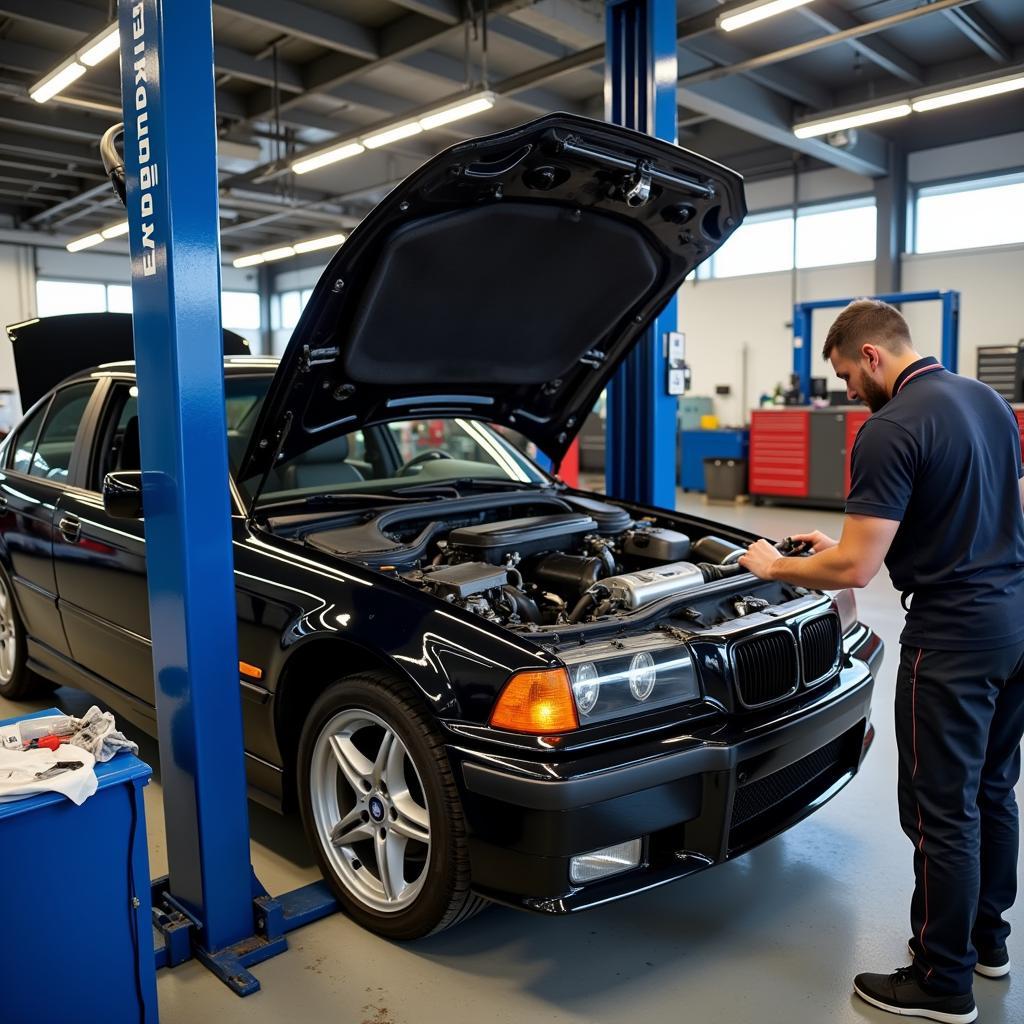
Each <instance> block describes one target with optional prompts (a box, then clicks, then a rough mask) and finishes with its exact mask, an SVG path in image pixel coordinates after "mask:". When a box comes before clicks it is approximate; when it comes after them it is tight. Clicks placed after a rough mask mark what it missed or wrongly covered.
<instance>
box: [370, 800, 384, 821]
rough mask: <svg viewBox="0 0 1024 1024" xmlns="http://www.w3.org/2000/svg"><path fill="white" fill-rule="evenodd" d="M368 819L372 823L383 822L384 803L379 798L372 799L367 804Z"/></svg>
mask: <svg viewBox="0 0 1024 1024" xmlns="http://www.w3.org/2000/svg"><path fill="white" fill-rule="evenodd" d="M369 811H370V817H371V818H373V820H374V821H383V820H384V802H383V801H382V800H381V798H380V797H379V796H375V797H372V798H371V799H370V803H369Z"/></svg>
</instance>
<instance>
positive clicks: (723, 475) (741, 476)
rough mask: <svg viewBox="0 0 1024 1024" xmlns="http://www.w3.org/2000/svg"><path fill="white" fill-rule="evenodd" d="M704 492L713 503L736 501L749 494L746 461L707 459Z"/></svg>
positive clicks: (705, 461)
mask: <svg viewBox="0 0 1024 1024" xmlns="http://www.w3.org/2000/svg"><path fill="white" fill-rule="evenodd" d="M704 490H705V493H706V494H707V496H708V499H709V500H711V501H735V500H736V498H738V497H739V496H740V495H741V494H746V493H747V460H746V459H705V460H704Z"/></svg>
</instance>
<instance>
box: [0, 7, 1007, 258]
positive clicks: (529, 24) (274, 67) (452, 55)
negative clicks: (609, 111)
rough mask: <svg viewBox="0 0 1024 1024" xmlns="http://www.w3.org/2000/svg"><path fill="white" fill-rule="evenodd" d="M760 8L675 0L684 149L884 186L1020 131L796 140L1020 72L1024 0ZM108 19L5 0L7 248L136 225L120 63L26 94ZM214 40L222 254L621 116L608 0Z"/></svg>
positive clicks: (939, 128)
mask: <svg viewBox="0 0 1024 1024" xmlns="http://www.w3.org/2000/svg"><path fill="white" fill-rule="evenodd" d="M748 2H749V0H743V2H742V3H740V2H736V0H725V2H715V0H679V3H678V22H677V37H678V41H679V68H680V72H679V73H680V78H679V83H678V93H677V100H678V114H679V137H680V143H681V144H682V145H684V146H688V147H690V148H693V149H695V150H698V151H699V152H701V153H703V154H705V155H708V156H710V157H712V158H714V159H716V160H719V161H721V162H723V163H726V164H728V165H730V166H733V167H735V168H736V169H738V170H740V171H741V172H742V173H744V174H745V175H747V176H748V177H758V176H768V175H777V174H780V173H785V172H788V171H790V170H792V168H793V166H794V159H795V158H796V159H799V163H800V166H802V167H805V168H814V167H822V166H836V167H842V168H845V169H847V170H850V171H854V172H856V173H859V174H863V175H867V176H870V177H879V176H882V175H885V174H886V173H887V172H888V169H889V167H890V166H891V162H892V159H893V154H894V152H898V151H899V150H900V149H901V148H902V149H903V150H907V149H918V148H926V147H929V146H935V145H942V144H946V143H953V142H966V141H971V140H974V139H979V138H986V137H990V136H993V135H999V134H1003V133H1005V132H1009V131H1013V130H1019V129H1021V128H1024V99H1022V96H1024V94H1022V93H1020V92H1017V93H1010V94H1008V95H1005V96H1001V97H994V98H989V99H986V100H983V101H979V102H976V103H971V104H966V105H964V106H961V107H953V108H950V109H948V110H942V111H937V112H934V113H931V114H929V115H921V116H916V117H914V118H911V119H907V120H905V121H901V122H898V123H896V124H890V125H884V124H882V125H876V126H873V127H872V128H870V129H860V130H858V131H857V132H855V133H846V134H845V136H844V138H843V139H842V144H838V145H833V144H831V143H830V141H827V140H826V139H825V138H811V139H803V140H800V139H797V138H796V137H795V136H794V135H793V133H792V130H791V129H792V125H793V123H794V121H795V120H798V119H800V118H807V117H813V116H816V115H818V114H828V113H829V112H830V111H832V110H836V109H843V108H846V107H849V106H851V105H856V104H863V103H876V102H883V101H884V100H885V99H886V98H887V97H890V96H897V95H906V94H907V93H908V92H911V93H913V92H916V91H920V90H921V89H924V88H927V89H935V88H942V87H943V86H946V85H954V84H956V83H957V82H958V81H961V80H970V79H973V78H976V77H978V76H985V75H986V74H990V75H995V74H1007V73H1010V72H1015V71H1022V72H1024V3H1021V2H1020V0H812V2H810V3H808V4H807V5H806V6H804V7H802V8H798V9H795V10H792V11H790V12H787V13H785V14H782V15H779V16H777V17H773V18H770V19H768V20H765V21H762V22H759V23H758V24H756V25H755V26H751V27H750V28H747V29H745V30H741V31H737V32H733V33H725V32H723V31H722V30H720V29H719V28H717V26H716V19H717V18H718V17H719V15H721V14H722V13H723V12H728V11H729V10H731V9H736V8H739V7H741V6H743V5H744V4H745V3H748ZM112 21H113V9H112V5H111V3H110V2H109V0H0V240H3V241H15V240H18V239H19V238H24V239H26V240H28V239H29V238H31V239H32V240H33V241H36V242H38V241H39V240H40V239H42V240H45V239H46V238H47V237H50V238H52V239H53V241H54V243H60V244H63V241H64V240H66V239H68V238H70V237H76V236H80V235H84V234H87V233H89V232H91V231H96V230H99V229H101V228H103V227H105V226H106V225H109V224H110V223H111V222H112V221H115V220H117V219H119V218H120V217H121V216H122V214H121V212H120V210H119V208H118V206H117V203H116V200H115V199H114V197H113V195H112V193H111V191H110V189H109V187H108V186H107V184H106V182H105V179H104V176H103V170H102V167H101V165H100V161H99V156H98V149H97V146H98V140H99V138H100V136H101V135H102V133H103V131H104V130H105V129H106V128H107V127H108V126H109V125H110V124H111V123H112V122H114V121H117V120H119V119H120V90H119V80H118V74H117V67H116V62H113V61H110V62H107V63H105V64H102V65H100V66H98V67H95V68H92V69H91V70H90V71H89V73H88V74H87V75H85V76H83V77H82V78H80V79H79V80H78V81H77V82H75V83H74V84H73V85H72V86H71V87H69V88H68V89H66V90H65V91H64V92H62V93H60V94H59V95H58V96H56V97H55V98H54V99H52V100H50V101H49V102H46V103H43V104H39V103H36V102H35V101H33V100H32V99H31V98H30V97H29V94H28V90H29V88H30V87H31V86H33V85H34V84H35V83H36V82H38V81H39V79H40V78H42V77H43V76H44V75H46V74H47V73H48V72H50V71H52V70H53V69H54V68H55V67H56V66H57V65H59V64H60V63H61V62H62V61H63V60H64V59H65V58H66V57H68V56H69V55H70V54H71V53H73V52H74V51H75V50H76V49H77V48H79V47H81V46H82V45H83V44H84V43H85V42H86V41H87V40H88V39H89V38H90V37H91V36H94V35H95V34H96V33H98V32H101V31H102V30H103V29H104V28H105V27H106V26H107V25H109V24H111V22H112ZM214 38H215V55H214V64H215V76H216V88H217V104H218V110H217V115H218V132H219V137H220V155H219V170H220V176H221V181H220V184H221V209H222V225H221V228H222V239H223V247H224V252H225V258H230V257H231V256H234V255H238V254H240V253H247V252H252V251H256V250H260V249H265V248H270V247H273V246H275V245H284V244H287V243H290V242H292V241H295V240H297V239H301V238H303V237H311V236H315V235H318V234H319V235H323V234H327V233H330V232H334V231H338V230H342V231H343V230H345V229H346V228H347V227H351V226H352V225H354V224H355V223H357V222H358V220H359V219H360V218H361V217H362V216H363V215H364V214H365V212H366V211H367V210H368V209H369V208H370V207H372V206H373V205H374V204H375V203H376V202H377V201H378V200H379V199H380V197H381V196H382V195H383V194H384V193H385V192H387V191H388V189H389V188H390V187H391V186H392V185H393V184H394V183H395V182H396V181H398V180H400V179H401V178H403V177H405V176H406V175H407V174H408V173H410V172H411V171H412V170H413V169H414V168H415V167H416V166H418V164H420V163H421V162H422V161H423V160H424V159H425V158H427V157H428V156H430V155H432V154H433V153H435V152H437V151H438V150H440V149H442V148H444V147H445V146H447V145H450V144H451V143H453V142H455V141H457V140H459V139H462V138H468V137H470V136H472V135H478V134H483V133H486V132H489V131H493V130H498V129H501V128H506V127H511V126H512V125H514V124H517V123H520V122H522V121H525V120H529V119H531V118H533V117H535V116H537V115H539V114H541V113H546V112H549V111H552V110H567V111H573V112H576V113H583V114H588V115H590V116H594V117H601V116H602V115H603V110H604V95H603V76H602V69H603V63H604V3H603V0H536V2H530V0H218V2H215V3H214ZM197 73H200V71H199V69H197ZM481 85H486V86H488V87H489V88H490V89H492V90H493V91H494V92H495V93H496V94H497V102H496V103H495V105H494V107H493V108H492V109H490V110H488V111H486V113H484V114H481V115H478V116H476V117H473V118H470V119H467V120H465V121H460V122H458V123H453V124H451V125H447V126H445V127H444V128H440V129H437V130H435V131H431V132H425V133H423V134H421V135H418V136H416V137H415V138H410V139H404V140H401V141H399V142H396V143H393V144H391V145H389V146H386V147H383V148H381V149H377V150H374V151H372V152H371V151H367V152H365V153H362V154H361V155H360V156H358V158H356V159H352V160H347V161H345V162H343V163H336V164H331V165H329V166H326V167H323V168H322V169H320V170H317V171H314V172H312V173H309V174H306V175H303V176H301V177H299V176H296V175H295V174H294V173H293V172H292V171H291V170H290V169H289V164H290V161H291V159H294V157H296V156H297V155H299V154H301V153H302V152H303V151H307V150H309V151H314V150H316V149H318V148H322V147H324V146H325V145H326V144H328V143H329V142H330V141H331V140H333V139H335V138H344V137H346V136H351V135H352V134H353V133H355V132H361V131H362V130H364V129H369V128H371V127H375V126H378V125H384V124H387V123H389V122H391V123H393V122H395V121H396V120H397V119H400V118H401V117H403V116H404V115H406V114H408V113H410V112H412V111H414V110H420V109H423V108H424V107H425V106H428V105H430V104H435V103H441V102H442V101H446V100H450V99H453V98H455V97H457V96H458V95H459V94H460V93H462V92H464V91H465V90H466V88H467V86H474V87H476V86H481ZM835 141H837V140H835V139H833V140H832V142H835ZM26 232H31V235H29V234H26ZM104 250H106V251H111V252H125V251H126V247H125V245H124V242H123V239H122V240H120V241H111V242H108V243H105V244H104V245H103V246H101V247H99V248H98V249H97V250H96V251H104Z"/></svg>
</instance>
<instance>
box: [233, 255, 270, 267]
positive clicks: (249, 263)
mask: <svg viewBox="0 0 1024 1024" xmlns="http://www.w3.org/2000/svg"><path fill="white" fill-rule="evenodd" d="M265 262H266V261H265V260H264V258H263V253H261V252H254V253H253V254H252V255H251V256H239V257H238V259H236V260H232V261H231V266H233V267H237V268H238V269H239V270H241V269H242V268H243V267H257V266H259V265H260V264H261V263H265Z"/></svg>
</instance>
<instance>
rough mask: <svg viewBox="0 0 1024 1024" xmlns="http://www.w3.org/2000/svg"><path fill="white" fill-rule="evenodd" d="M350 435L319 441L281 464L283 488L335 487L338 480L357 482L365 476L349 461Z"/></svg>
mask: <svg viewBox="0 0 1024 1024" xmlns="http://www.w3.org/2000/svg"><path fill="white" fill-rule="evenodd" d="M348 452H349V447H348V438H347V437H344V436H342V437H336V438H333V439H332V440H330V441H325V442H324V443H323V444H318V445H317V446H316V447H315V448H311V449H310V450H309V451H308V452H303V453H302V455H299V456H297V457H296V458H294V459H292V461H291V462H290V463H288V464H287V465H286V466H284V467H282V473H281V475H282V477H283V483H284V488H285V489H287V490H305V489H306V488H312V487H332V486H335V485H337V484H350V483H357V482H358V481H360V480H364V479H365V477H364V476H363V474H362V473H360V472H359V470H358V469H357V468H356V467H355V466H353V465H351V464H350V463H348V462H346V461H345V460H346V459H347V458H348Z"/></svg>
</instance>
